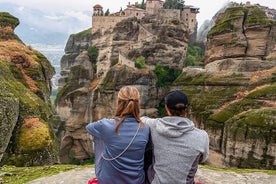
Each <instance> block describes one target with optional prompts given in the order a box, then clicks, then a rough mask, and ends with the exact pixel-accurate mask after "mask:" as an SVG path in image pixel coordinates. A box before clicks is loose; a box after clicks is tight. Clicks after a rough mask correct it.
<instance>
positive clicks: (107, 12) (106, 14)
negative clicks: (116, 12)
mask: <svg viewBox="0 0 276 184" xmlns="http://www.w3.org/2000/svg"><path fill="white" fill-rule="evenodd" d="M109 14H110V12H109V8H108V9H107V10H106V12H105V13H104V16H108V15H109Z"/></svg>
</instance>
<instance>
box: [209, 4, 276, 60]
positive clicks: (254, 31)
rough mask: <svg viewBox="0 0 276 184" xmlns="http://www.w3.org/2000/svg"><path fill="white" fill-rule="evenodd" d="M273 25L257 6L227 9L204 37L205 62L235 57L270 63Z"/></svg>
mask: <svg viewBox="0 0 276 184" xmlns="http://www.w3.org/2000/svg"><path fill="white" fill-rule="evenodd" d="M275 25H276V23H275V21H274V20H272V19H269V18H268V17H267V16H266V14H265V12H264V10H262V9H261V8H260V7H258V6H249V7H243V6H239V7H231V8H228V9H227V10H226V11H225V12H224V13H221V14H220V15H219V17H218V18H217V20H216V25H215V26H214V27H213V28H212V29H211V30H210V32H209V33H208V41H207V47H206V60H205V62H206V63H210V62H213V61H217V60H222V59H225V58H237V57H255V58H258V59H260V60H261V59H273V56H275V43H276V39H275V31H276V26H275ZM274 58H275V57H274Z"/></svg>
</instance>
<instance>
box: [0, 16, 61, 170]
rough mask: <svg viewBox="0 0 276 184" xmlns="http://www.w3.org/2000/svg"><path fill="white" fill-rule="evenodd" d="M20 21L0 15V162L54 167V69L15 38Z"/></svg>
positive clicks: (39, 54) (41, 56)
mask: <svg viewBox="0 0 276 184" xmlns="http://www.w3.org/2000/svg"><path fill="white" fill-rule="evenodd" d="M18 24H19V20H18V19H17V18H16V17H13V16H12V15H10V14H9V13H6V12H1V13H0V86H1V89H0V106H1V108H0V128H1V131H0V161H1V163H4V164H15V165H18V166H23V165H40V164H46V163H47V164H50V163H56V162H57V161H58V157H57V156H56V155H57V152H58V150H57V141H56V139H55V138H54V135H53V133H52V130H51V128H50V125H49V122H50V121H51V119H52V118H53V114H54V113H53V109H52V106H51V102H50V93H51V81H50V80H51V78H52V76H53V75H54V72H55V71H54V68H53V67H52V66H51V64H50V62H49V61H48V60H47V59H46V57H45V56H43V55H42V54H41V53H39V52H38V51H36V50H33V49H32V48H31V47H28V46H26V45H24V43H22V41H21V40H20V39H19V38H18V37H17V35H15V34H14V29H15V27H16V26H17V25H18Z"/></svg>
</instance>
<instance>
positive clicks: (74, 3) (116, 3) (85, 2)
mask: <svg viewBox="0 0 276 184" xmlns="http://www.w3.org/2000/svg"><path fill="white" fill-rule="evenodd" d="M145 1H146V0H145ZM233 1H235V2H238V3H240V2H243V3H245V2H246V1H247V0H233ZM1 2H10V3H11V2H12V3H16V4H19V5H21V6H22V8H23V7H25V6H30V7H32V8H36V9H39V10H44V11H48V12H49V14H50V13H51V12H56V11H58V12H67V13H68V12H69V13H68V14H73V13H74V14H76V15H78V16H81V14H77V12H79V11H91V14H92V7H93V6H94V5H95V4H100V5H102V6H103V7H104V10H106V9H108V8H109V10H110V12H111V13H112V12H117V11H119V10H120V8H121V7H122V8H123V9H124V8H126V5H127V4H128V2H130V3H135V2H139V3H141V2H142V0H0V6H1ZM227 2H229V0H186V1H185V4H186V5H193V6H196V7H199V8H200V13H199V14H198V15H197V19H198V23H199V26H200V25H201V24H202V23H203V21H204V20H206V19H211V18H212V16H213V15H214V14H215V13H216V12H217V11H218V10H219V9H220V8H221V7H223V5H224V4H225V3H227ZM251 3H259V4H261V5H263V6H268V7H270V8H274V9H276V0H251ZM84 18H85V17H84Z"/></svg>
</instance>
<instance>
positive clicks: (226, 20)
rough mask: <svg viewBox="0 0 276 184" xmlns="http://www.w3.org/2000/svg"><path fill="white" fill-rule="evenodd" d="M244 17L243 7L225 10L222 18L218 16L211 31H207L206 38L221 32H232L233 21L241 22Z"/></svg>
mask: <svg viewBox="0 0 276 184" xmlns="http://www.w3.org/2000/svg"><path fill="white" fill-rule="evenodd" d="M243 16H244V7H242V6H240V7H231V8H228V9H226V11H225V12H224V16H220V17H223V18H220V19H218V20H217V23H216V25H215V26H214V27H212V29H211V30H210V31H209V33H208V36H211V35H216V34H219V33H221V32H223V31H233V30H234V28H235V27H234V21H235V20H239V19H240V20H243Z"/></svg>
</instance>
